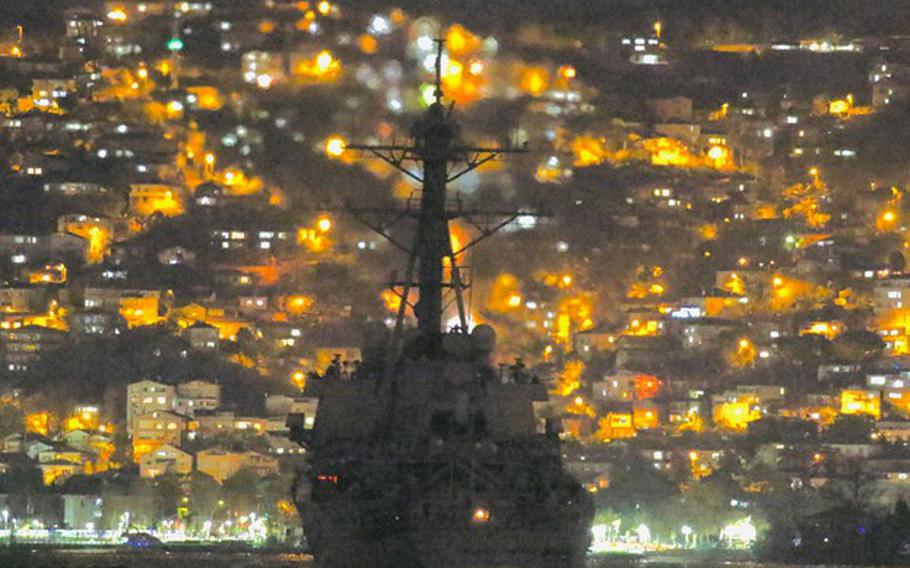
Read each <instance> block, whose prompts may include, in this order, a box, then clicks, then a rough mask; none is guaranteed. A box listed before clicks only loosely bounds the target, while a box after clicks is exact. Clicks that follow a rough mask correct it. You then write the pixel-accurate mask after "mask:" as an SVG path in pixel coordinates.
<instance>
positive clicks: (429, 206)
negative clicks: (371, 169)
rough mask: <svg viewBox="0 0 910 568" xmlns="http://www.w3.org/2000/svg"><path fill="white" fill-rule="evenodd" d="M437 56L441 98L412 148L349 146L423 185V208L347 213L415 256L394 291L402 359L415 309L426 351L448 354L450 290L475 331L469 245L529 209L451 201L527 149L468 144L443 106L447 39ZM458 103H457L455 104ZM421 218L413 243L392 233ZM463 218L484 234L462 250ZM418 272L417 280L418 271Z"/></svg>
mask: <svg viewBox="0 0 910 568" xmlns="http://www.w3.org/2000/svg"><path fill="white" fill-rule="evenodd" d="M435 41H436V44H437V53H436V66H435V71H436V86H435V91H434V96H435V99H436V100H435V101H434V102H433V103H432V104H431V105H430V106H429V108H428V109H427V111H426V112H425V113H424V115H423V116H421V117H420V118H419V119H418V120H417V121H416V122H415V123H414V125H413V127H412V129H411V136H412V139H413V142H412V144H411V145H365V144H349V145H348V146H347V149H350V150H359V151H363V152H368V153H370V154H372V155H373V156H375V157H377V158H379V159H381V160H383V161H385V162H387V163H389V164H390V165H392V166H393V167H394V168H396V169H397V170H399V171H400V172H402V173H403V174H404V175H406V176H408V177H410V178H411V179H414V180H415V181H418V182H419V183H420V184H421V189H422V191H421V195H420V200H419V205H417V207H413V206H412V204H411V203H410V202H409V204H408V206H407V208H406V209H405V210H404V211H397V212H396V211H390V210H377V209H356V208H351V207H348V208H347V209H346V210H347V211H348V212H349V213H351V214H353V215H354V216H355V217H357V218H358V219H359V220H360V221H361V222H363V223H364V224H366V225H367V226H369V227H370V228H372V229H373V230H374V231H376V232H377V233H378V234H380V235H382V236H383V237H385V238H386V239H388V240H389V241H390V242H392V244H394V245H395V246H397V247H398V248H400V249H402V250H404V251H405V252H407V253H408V263H407V269H406V272H405V276H404V279H403V280H397V279H393V281H392V282H391V284H390V288H391V289H392V290H393V291H394V292H395V294H396V295H397V296H398V297H399V298H400V299H401V303H400V307H399V310H398V316H397V318H396V322H395V333H394V334H393V337H392V345H391V349H390V353H389V355H390V357H391V358H395V357H396V356H397V351H398V349H399V348H400V337H401V333H402V330H403V327H404V321H405V315H406V308H407V307H408V306H410V307H411V308H412V310H413V312H414V316H415V317H416V319H417V329H418V332H419V334H418V335H419V339H418V341H419V342H420V345H419V349H420V351H422V354H424V355H426V356H429V357H431V358H433V357H435V356H438V355H439V354H440V353H441V344H442V336H443V332H444V331H446V330H443V321H442V318H443V313H444V311H445V306H444V304H443V300H444V290H445V289H447V288H449V289H451V290H452V291H453V292H454V296H455V298H454V301H455V304H456V306H457V309H458V319H459V329H457V330H455V331H460V332H462V333H466V332H467V331H468V315H467V313H466V311H465V305H464V291H465V289H466V288H467V287H468V283H467V282H466V280H465V279H464V277H463V274H462V269H461V267H459V266H458V264H457V259H458V257H459V256H460V255H461V254H462V253H463V252H464V251H465V250H467V249H469V248H471V247H473V246H474V245H476V244H477V243H478V242H480V241H481V240H483V239H485V238H487V237H489V236H490V235H492V234H493V233H495V232H496V231H498V230H499V229H501V228H502V227H504V226H506V225H507V224H509V223H511V222H512V221H514V220H515V219H516V218H517V217H518V216H519V215H523V214H529V213H526V212H522V211H508V212H480V211H468V210H465V209H463V208H462V207H461V204H460V203H458V205H457V208H456V209H450V208H449V207H448V204H447V196H446V187H447V185H448V183H449V182H451V181H454V180H456V179H458V178H459V177H461V176H463V175H465V174H466V173H468V172H470V171H473V170H475V169H476V168H478V167H479V166H481V165H482V164H484V163H486V162H489V161H491V160H494V159H496V158H497V157H499V156H501V155H503V154H514V153H520V152H523V151H524V150H523V149H519V148H514V147H489V148H487V147H470V146H463V145H462V144H461V141H460V139H459V128H458V125H457V123H456V122H455V121H454V119H453V118H452V106H450V107H449V108H446V107H445V105H444V104H443V98H444V96H445V93H444V92H443V84H442V50H443V45H444V41H443V40H441V39H437V40H435ZM453 106H454V105H453ZM406 163H416V164H418V165H420V166H422V167H421V168H420V170H421V173H420V174H418V173H415V172H414V171H412V170H411V169H410V168H407V167H406V166H405V164H406ZM409 217H410V218H414V219H416V221H417V230H416V231H415V233H414V238H413V241H412V243H411V245H410V246H405V245H403V244H402V243H400V242H399V241H397V240H396V239H394V237H392V235H391V234H390V233H389V230H390V229H391V228H392V226H393V225H395V224H396V223H398V221H400V220H402V219H404V218H409ZM456 218H462V219H465V220H466V221H467V222H468V223H469V224H471V225H472V226H473V227H474V228H476V229H477V230H478V232H479V234H480V236H479V237H477V238H476V239H474V240H473V241H471V242H469V243H467V244H466V245H464V246H463V247H462V248H461V249H460V250H453V248H452V241H451V235H450V232H449V221H450V220H452V219H456ZM415 269H416V272H417V274H416V276H417V279H416V281H415V280H414V272H415ZM412 288H417V290H418V293H419V296H418V298H419V299H418V301H417V303H416V304H415V305H411V304H410V301H409V295H410V291H411V289H412Z"/></svg>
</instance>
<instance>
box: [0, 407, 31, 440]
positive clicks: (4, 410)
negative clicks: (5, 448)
mask: <svg viewBox="0 0 910 568" xmlns="http://www.w3.org/2000/svg"><path fill="white" fill-rule="evenodd" d="M24 429H25V421H24V417H23V415H22V411H21V410H19V409H18V408H16V407H15V406H11V405H8V404H7V405H3V406H0V438H5V437H6V436H9V435H10V434H16V433H18V432H22V431H23V430H24Z"/></svg>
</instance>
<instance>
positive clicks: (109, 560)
mask: <svg viewBox="0 0 910 568" xmlns="http://www.w3.org/2000/svg"><path fill="white" fill-rule="evenodd" d="M312 566H313V563H312V558H311V557H310V556H309V555H306V554H294V553H282V554H278V553H259V552H196V551H178V552H165V551H160V550H121V549H111V548H108V549H104V548H99V549H78V550H77V549H72V550H48V549H43V550H39V549H35V550H17V551H15V552H11V551H9V550H3V549H2V548H0V568H312Z"/></svg>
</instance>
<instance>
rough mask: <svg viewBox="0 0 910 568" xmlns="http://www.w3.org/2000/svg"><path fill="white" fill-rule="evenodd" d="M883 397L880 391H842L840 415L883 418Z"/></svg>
mask: <svg viewBox="0 0 910 568" xmlns="http://www.w3.org/2000/svg"><path fill="white" fill-rule="evenodd" d="M881 404H882V403H881V395H880V393H879V392H878V391H867V390H851V389H845V390H843V391H841V397H840V413H841V414H860V415H868V416H873V417H874V418H875V419H876V420H878V419H880V418H881V415H882V406H881Z"/></svg>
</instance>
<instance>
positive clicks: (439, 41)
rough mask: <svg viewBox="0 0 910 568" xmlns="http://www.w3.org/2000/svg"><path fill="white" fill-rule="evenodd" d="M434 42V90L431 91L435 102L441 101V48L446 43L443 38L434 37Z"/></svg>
mask: <svg viewBox="0 0 910 568" xmlns="http://www.w3.org/2000/svg"><path fill="white" fill-rule="evenodd" d="M433 41H434V42H436V90H435V91H433V95H434V96H435V97H436V102H437V103H440V104H441V103H442V96H443V92H442V48H443V47H444V46H445V44H446V40H444V39H439V38H437V39H434V40H433Z"/></svg>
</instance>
